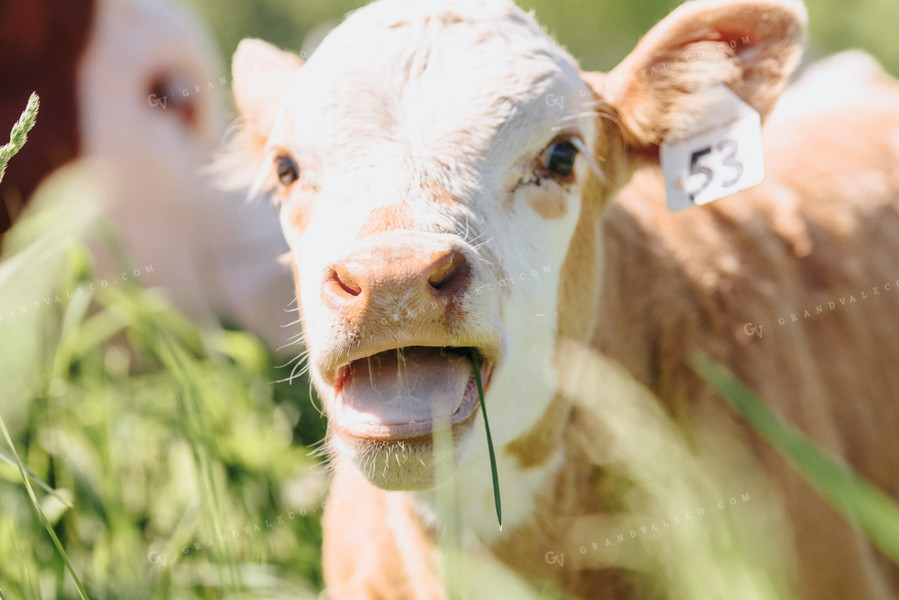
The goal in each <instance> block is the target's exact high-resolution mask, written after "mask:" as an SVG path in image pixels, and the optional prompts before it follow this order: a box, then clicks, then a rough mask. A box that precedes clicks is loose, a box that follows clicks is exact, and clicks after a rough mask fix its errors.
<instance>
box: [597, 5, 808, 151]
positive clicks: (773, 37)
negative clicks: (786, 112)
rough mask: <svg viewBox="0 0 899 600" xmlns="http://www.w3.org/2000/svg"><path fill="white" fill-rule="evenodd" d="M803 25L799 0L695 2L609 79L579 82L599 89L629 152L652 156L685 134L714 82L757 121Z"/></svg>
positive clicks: (790, 65) (788, 68)
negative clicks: (751, 111) (671, 139)
mask: <svg viewBox="0 0 899 600" xmlns="http://www.w3.org/2000/svg"><path fill="white" fill-rule="evenodd" d="M806 22H807V13H806V10H805V7H804V5H803V4H802V3H801V2H800V1H799V0H694V1H693V2H688V3H686V4H684V5H682V6H680V7H679V8H677V9H676V10H674V11H673V12H672V13H671V14H670V15H668V16H667V17H666V18H665V19H663V20H662V21H661V22H660V23H659V24H658V25H656V26H655V27H653V28H652V29H651V30H650V31H649V33H648V34H646V36H645V37H644V38H643V39H642V40H641V41H640V43H639V44H638V45H637V47H636V48H635V49H634V51H633V52H631V54H630V55H628V56H627V58H625V59H624V60H623V61H622V62H621V64H619V65H618V66H617V67H616V68H615V69H613V70H612V71H611V72H610V73H609V74H608V76H606V77H604V78H601V79H600V78H596V80H595V82H594V81H591V80H590V79H589V78H587V77H585V79H587V81H588V82H589V83H591V84H593V85H594V87H597V86H598V87H600V89H597V90H596V91H597V92H598V93H599V94H600V95H601V96H602V97H603V98H605V100H606V101H607V102H608V103H609V105H610V106H611V107H612V108H613V109H614V110H615V112H616V114H617V116H618V119H619V121H620V124H621V129H622V133H623V135H624V138H625V141H626V142H627V144H628V145H629V146H630V147H631V149H632V151H636V152H638V153H640V154H644V155H645V154H651V155H653V156H655V155H656V153H657V150H658V148H657V147H658V145H659V144H660V143H661V142H662V141H663V140H664V139H665V138H666V137H667V136H668V135H669V134H671V135H672V136H679V135H682V134H683V133H686V132H690V131H692V128H691V126H692V125H693V124H694V123H695V122H696V121H697V120H698V118H699V116H700V115H701V114H702V113H703V111H704V110H705V109H706V108H707V106H708V101H709V100H710V99H711V97H712V96H713V95H711V94H710V95H704V94H703V93H701V91H702V90H703V89H709V87H710V86H713V85H715V84H717V83H724V84H726V85H727V86H728V87H730V89H731V90H732V91H733V92H735V93H736V94H737V95H738V96H740V97H741V98H742V99H743V100H744V101H745V102H746V103H748V104H749V105H750V106H752V107H753V108H754V109H755V110H756V111H758V112H759V113H760V114H761V115H762V118H764V117H765V115H766V114H767V113H768V112H769V111H770V110H771V109H772V108H773V107H774V104H775V102H776V101H777V98H778V96H779V95H780V93H781V92H782V91H783V89H784V87H785V86H786V83H787V80H788V79H789V77H790V74H791V73H792V72H793V70H794V69H795V68H796V65H797V64H798V63H799V60H800V57H801V54H802V43H803V40H804V35H805V26H806ZM706 96H709V97H706Z"/></svg>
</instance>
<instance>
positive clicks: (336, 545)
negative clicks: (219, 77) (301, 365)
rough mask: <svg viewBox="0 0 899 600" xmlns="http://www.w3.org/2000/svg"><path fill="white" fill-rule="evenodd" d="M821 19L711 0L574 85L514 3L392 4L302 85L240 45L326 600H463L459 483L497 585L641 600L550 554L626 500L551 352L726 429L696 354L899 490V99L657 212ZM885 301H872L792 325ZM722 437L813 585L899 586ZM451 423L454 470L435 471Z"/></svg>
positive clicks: (563, 61) (881, 92) (771, 135)
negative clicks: (691, 202)
mask: <svg viewBox="0 0 899 600" xmlns="http://www.w3.org/2000/svg"><path fill="white" fill-rule="evenodd" d="M805 20H806V16H805V11H804V8H803V6H802V5H801V4H800V3H799V2H796V1H792V0H739V1H734V2H721V1H717V0H697V1H695V2H691V3H688V4H685V5H684V6H682V7H680V8H679V9H677V10H676V11H674V12H673V13H672V14H671V15H670V16H669V17H667V18H666V19H665V20H664V21H662V22H661V23H660V24H659V25H658V26H657V27H655V28H654V29H653V30H652V31H651V32H650V33H649V34H648V35H647V36H646V37H645V38H644V39H643V40H642V41H641V42H640V44H639V45H638V47H637V48H636V50H634V52H633V53H632V54H631V55H630V56H628V57H627V58H626V59H625V60H624V61H623V62H622V63H621V64H620V65H619V66H618V67H617V68H616V69H614V70H613V71H612V72H611V73H609V74H608V75H604V74H598V73H584V72H581V71H580V70H579V69H578V67H577V64H576V63H575V61H574V60H573V59H572V58H571V57H570V56H568V54H566V53H565V52H564V51H563V50H562V49H560V48H559V47H558V46H557V45H556V44H555V43H554V42H553V41H552V40H551V39H550V38H549V37H548V36H547V35H546V34H545V33H544V32H543V31H542V30H541V29H540V27H539V26H538V25H537V24H536V23H535V22H534V21H533V19H532V18H531V17H529V16H528V15H526V14H524V13H523V12H522V11H521V10H519V9H518V8H516V7H515V6H514V5H513V4H512V3H511V2H507V1H505V0H493V1H490V2H476V1H474V0H444V1H441V2H429V3H421V2H413V1H411V0H380V1H379V2H375V3H373V4H372V5H370V6H368V7H366V8H363V9H361V10H359V11H357V12H355V13H354V14H352V15H351V16H350V17H349V18H348V19H347V20H346V21H345V22H344V23H343V24H342V25H340V26H339V27H338V28H337V29H335V30H334V31H333V32H332V33H331V34H330V35H329V37H328V38H327V39H326V40H325V41H324V43H323V44H322V45H321V46H320V47H319V49H318V50H317V51H316V53H315V54H314V55H313V56H312V58H311V59H310V60H309V61H308V62H307V63H306V64H302V63H301V61H300V60H299V59H298V58H296V57H295V56H292V55H290V54H287V53H284V52H281V51H279V50H277V49H275V48H273V47H271V46H269V45H267V44H265V43H264V42H260V41H256V40H246V41H244V42H243V43H242V44H241V45H240V46H239V48H238V50H237V53H236V55H235V57H234V65H233V72H234V93H235V97H236V101H237V104H238V106H239V108H240V110H241V112H242V113H243V116H244V118H245V121H246V123H247V126H248V129H247V131H246V138H247V139H248V140H249V141H250V142H251V144H250V145H249V147H250V148H253V149H255V150H257V151H258V152H257V153H256V154H255V156H256V163H257V165H258V166H259V171H258V176H257V177H256V186H255V189H256V191H264V190H269V191H271V193H272V194H273V196H274V198H275V201H276V203H277V205H278V207H279V209H280V215H281V223H282V227H283V230H284V233H285V236H286V238H287V241H288V243H289V245H290V248H291V256H292V259H293V261H294V262H295V265H294V267H295V275H296V284H297V297H298V301H299V308H300V312H301V317H302V319H303V325H304V329H305V334H306V341H307V344H308V351H309V363H310V373H311V377H312V380H313V382H314V384H315V387H316V389H317V390H318V392H319V394H320V395H321V397H322V398H323V400H324V403H325V407H326V409H327V412H328V416H329V425H330V438H329V442H330V445H331V447H332V449H333V451H334V453H335V465H336V472H335V479H334V483H333V485H334V488H333V489H332V498H333V500H332V502H331V503H330V505H329V508H328V511H327V513H326V516H325V548H324V554H325V556H324V561H325V564H324V566H325V574H326V578H327V582H328V587H329V591H330V594H331V596H332V597H333V598H337V599H341V598H352V599H360V598H444V597H446V591H445V589H444V586H443V585H442V583H441V575H440V570H441V567H440V566H439V564H435V563H434V556H433V555H434V553H433V552H432V549H433V548H434V543H435V536H436V535H437V531H438V530H439V527H438V526H439V523H438V522H437V517H436V515H437V508H436V495H435V493H434V491H433V490H434V489H435V488H436V487H438V484H440V483H441V481H442V480H443V479H444V478H445V477H447V476H449V475H448V474H449V473H452V479H453V481H454V482H455V484H456V487H457V489H459V490H462V491H463V493H464V497H463V498H462V499H461V500H460V506H459V516H458V519H459V522H460V524H461V527H462V528H463V530H464V531H465V532H467V533H468V534H473V535H474V536H475V537H476V538H477V539H478V540H479V541H480V543H481V544H482V545H483V546H486V547H487V548H489V549H490V550H491V551H492V553H493V554H494V555H495V556H497V557H499V558H500V559H501V560H503V561H505V562H506V563H508V564H509V565H510V566H512V567H514V568H516V569H518V570H519V571H520V572H522V573H523V574H527V575H532V576H536V577H540V578H544V579H546V580H552V581H554V582H555V583H556V584H558V585H559V586H561V587H562V588H564V589H565V590H566V591H568V592H569V593H571V594H574V595H577V596H578V597H582V598H613V597H614V598H638V597H646V595H645V594H646V592H643V591H641V583H640V580H639V578H635V577H633V576H632V575H631V574H628V573H626V572H624V571H622V570H617V569H603V568H595V569H579V570H577V571H574V570H568V569H564V568H563V569H556V568H554V567H553V566H552V565H547V560H546V558H545V556H547V551H548V550H552V549H553V548H557V547H558V544H559V543H561V540H560V537H559V536H560V534H561V532H562V531H564V530H565V529H566V527H567V525H566V523H570V520H571V519H572V518H576V517H577V516H579V515H586V514H590V513H594V512H596V511H602V510H603V509H604V507H608V506H610V505H611V502H607V501H608V500H609V499H607V498H604V497H603V496H602V494H600V493H599V492H598V491H597V490H596V487H595V485H594V484H595V483H596V480H595V478H594V477H593V476H594V475H595V473H594V472H593V471H591V470H590V469H588V465H589V462H590V461H589V460H588V458H587V457H586V456H585V454H584V452H582V450H581V447H580V446H578V445H577V444H573V443H572V442H571V440H573V439H581V440H583V439H585V438H590V437H593V438H595V437H597V432H596V431H592V430H589V428H588V427H587V425H586V424H585V423H586V421H585V420H584V419H582V418H581V416H580V413H579V411H578V410H575V409H573V408H572V404H571V402H570V401H569V399H568V398H567V397H566V396H564V395H562V394H561V393H559V390H560V388H562V387H564V386H563V384H564V383H565V381H564V380H563V379H562V378H563V375H562V372H563V370H562V367H563V364H562V363H563V362H564V361H562V360H561V354H560V351H561V350H560V349H561V348H562V347H563V346H565V344H562V343H561V342H562V341H563V340H565V339H574V340H580V341H582V342H590V343H593V344H594V345H595V346H597V347H600V348H602V349H603V350H604V351H605V352H606V353H607V354H608V355H611V356H612V357H613V358H615V359H617V360H618V361H620V362H621V363H623V364H624V365H625V366H626V367H627V368H628V369H630V370H631V372H632V373H633V374H634V375H636V377H637V378H638V379H639V380H640V381H642V382H643V383H645V384H646V385H647V386H648V387H649V388H650V389H651V390H653V391H654V392H655V393H656V394H657V395H658V397H659V398H660V399H661V401H662V403H663V406H664V407H665V408H666V410H667V411H668V412H669V413H670V414H672V415H674V416H676V417H677V418H678V419H681V420H682V422H683V423H685V424H686V423H689V424H690V426H691V427H696V426H697V424H698V425H699V426H702V425H703V424H708V423H718V422H719V421H720V418H721V415H722V414H724V413H723V412H722V411H723V409H722V408H721V407H720V401H718V400H715V399H714V397H713V395H712V394H711V392H710V391H709V390H708V388H707V387H706V386H705V385H704V384H703V383H702V382H701V381H700V380H699V379H698V378H697V377H696V376H695V375H694V374H693V373H692V372H691V371H690V369H689V368H687V366H686V363H685V361H686V357H687V356H688V355H689V354H690V353H691V352H692V351H693V350H695V349H704V350H705V351H707V352H708V353H710V354H712V356H714V357H715V358H717V359H718V360H720V361H722V362H724V363H725V364H726V365H728V366H730V367H731V368H732V369H733V370H735V371H736V372H737V373H738V374H739V375H740V376H741V377H742V378H743V379H744V380H745V381H747V382H748V384H749V385H750V386H752V387H753V388H755V389H757V390H759V392H760V393H761V395H762V397H763V398H764V399H765V400H766V401H767V402H768V403H770V405H772V406H773V407H774V408H775V409H777V410H778V411H779V412H780V413H781V414H782V415H783V416H784V417H785V418H787V419H788V420H790V421H792V422H794V423H795V424H797V425H799V426H800V427H802V428H803V429H804V430H805V431H806V432H807V433H809V434H810V435H812V436H813V437H814V438H815V439H816V440H817V441H819V442H821V443H822V444H824V445H826V446H827V447H828V448H830V449H831V450H832V451H833V452H835V453H837V454H839V455H840V456H842V457H845V458H846V459H847V460H849V461H850V462H852V464H854V465H855V466H856V467H858V468H859V469H860V470H861V471H862V472H863V473H864V474H865V475H867V476H868V477H870V478H871V479H872V480H873V481H875V482H876V483H877V484H879V485H881V486H883V487H884V488H886V489H887V490H888V491H889V492H891V493H892V494H894V495H897V494H899V489H897V488H896V485H897V482H899V478H897V477H896V474H897V466H899V442H897V439H896V435H895V432H896V430H897V426H899V423H897V419H899V406H897V403H896V402H895V401H894V400H893V398H894V396H895V392H893V390H895V389H899V369H897V368H896V367H897V360H899V359H897V356H899V354H897V352H896V350H897V348H899V342H897V339H899V337H897V335H896V334H897V332H899V319H897V318H895V317H894V316H893V315H894V314H895V306H896V304H895V302H896V300H895V299H896V295H895V294H894V295H893V296H889V297H888V296H887V294H886V293H885V292H886V290H887V287H888V286H893V285H895V286H896V287H899V282H896V281H895V280H896V278H897V277H899V273H897V272H890V270H889V267H890V266H891V265H893V264H895V258H894V257H895V256H897V252H899V235H897V234H899V214H897V190H899V178H897V170H896V165H897V164H899V161H897V158H899V156H897V155H899V137H897V135H899V111H897V110H896V107H897V106H899V92H897V89H896V87H897V86H896V85H895V84H894V83H892V82H891V81H889V80H887V79H886V78H881V77H874V78H872V79H871V80H870V81H869V80H868V79H865V81H864V82H862V83H864V85H866V86H871V89H872V90H874V91H876V94H872V99H870V100H864V99H858V98H857V99H855V100H853V102H857V103H856V104H851V103H849V104H847V103H842V104H841V103H839V102H837V103H836V106H833V107H831V108H830V109H826V108H825V109H821V110H817V111H814V110H812V111H808V112H807V113H803V114H798V115H794V116H792V117H790V118H789V119H786V118H785V119H782V120H780V121H779V122H776V125H775V126H774V127H768V128H767V129H768V131H767V137H766V139H765V148H766V151H767V169H768V179H767V181H766V183H765V184H764V185H762V186H760V187H757V188H755V189H753V190H750V191H746V192H743V193H740V194H737V195H735V196H733V197H730V198H726V199H723V200H720V201H718V202H716V203H714V204H712V205H709V206H703V207H695V208H691V209H689V210H687V211H685V212H681V213H678V214H673V213H670V212H669V211H668V210H667V209H666V208H665V201H664V187H663V184H662V177H661V174H660V170H659V167H658V160H659V146H660V144H661V143H662V142H663V140H666V139H675V138H676V139H680V138H683V137H684V136H687V135H689V134H690V133H691V132H694V131H695V130H696V129H697V128H700V127H701V121H702V119H703V118H704V116H705V114H706V113H707V112H708V111H707V109H708V106H709V105H708V101H709V98H710V94H709V90H710V89H712V88H714V86H715V84H725V85H726V86H728V87H729V88H730V90H732V91H733V92H735V93H736V94H737V95H738V96H739V97H741V98H742V99H743V100H744V101H745V102H746V103H748V104H749V105H750V106H751V107H752V108H753V109H754V110H755V111H757V112H758V113H760V114H761V115H762V116H765V115H767V114H768V113H769V112H770V111H771V109H772V107H773V106H774V104H775V102H776V100H777V98H778V96H779V95H780V93H781V92H782V91H783V89H784V87H785V85H786V82H787V79H788V77H789V76H790V74H791V72H792V71H793V69H794V68H795V66H796V65H797V63H798V61H799V57H800V53H801V43H802V39H803V32H804V27H805ZM875 80H876V81H875ZM719 89H721V88H719ZM632 178H633V182H631V183H630V184H629V185H626V184H628V182H629V181H630V180H631V179H632ZM625 185H626V187H625ZM622 188H623V189H622ZM875 286H878V287H880V289H881V292H880V294H879V297H878V298H871V299H869V300H865V302H867V303H868V304H865V305H864V306H862V304H861V303H858V304H856V305H855V306H853V307H847V308H845V309H841V310H840V311H836V310H834V311H832V312H831V313H828V314H819V315H817V316H814V317H812V318H807V319H802V318H800V317H797V318H799V321H795V322H794V320H793V317H792V314H794V313H796V314H798V315H802V314H803V311H804V310H805V309H810V310H811V311H812V312H814V311H815V308H814V307H815V306H816V305H818V304H821V303H825V302H826V301H828V300H830V299H831V298H837V297H839V296H841V295H848V294H850V293H853V292H855V293H858V291H860V290H863V289H864V290H871V289H872V288H873V287H875ZM870 293H871V294H875V293H877V292H873V290H872V291H871V292H870ZM891 293H892V292H891ZM896 294H899V292H896ZM781 316H783V317H784V319H785V320H784V321H783V322H784V323H785V324H784V325H779V323H780V322H781V320H780V317H781ZM760 325H761V327H759V326H760ZM756 332H757V333H756ZM472 350H473V351H474V352H477V354H478V356H479V357H480V365H481V367H480V368H481V378H482V379H483V380H484V382H485V386H486V406H487V407H488V410H489V412H490V418H491V419H490V420H491V425H492V430H493V440H494V444H495V446H496V448H497V453H498V456H497V459H498V463H499V472H500V483H501V486H502V497H503V501H504V504H503V509H504V527H503V529H502V531H500V530H499V529H498V528H497V524H496V517H495V514H494V510H493V496H492V490H491V478H490V469H489V464H488V454H487V448H486V444H485V442H484V435H483V426H484V423H483V415H482V414H481V413H480V410H479V406H478V401H477V392H476V385H475V376H474V373H473V369H472V366H471V365H470V364H469V362H468V360H467V357H466V355H467V353H468V352H470V351H472ZM720 422H723V423H729V425H728V426H727V428H728V431H729V433H730V435H731V436H732V437H733V441H734V443H735V444H736V443H738V442H739V440H740V439H741V438H746V439H747V441H748V443H749V444H750V446H751V447H752V448H755V450H756V452H757V454H758V456H759V458H760V461H761V463H762V464H763V465H764V466H765V467H766V468H767V470H768V471H769V473H770V474H771V476H772V481H773V482H774V486H775V489H776V491H777V492H779V493H782V494H783V496H784V497H785V498H786V499H787V508H788V509H789V514H790V518H791V519H792V525H793V530H792V533H789V534H788V538H790V541H791V542H792V543H793V545H794V546H795V550H796V552H797V554H798V557H799V561H800V565H799V566H800V574H801V577H800V578H799V580H798V581H797V582H796V586H797V592H796V593H797V595H801V596H802V597H804V598H809V599H815V600H818V599H826V598H848V597H852V598H887V597H890V596H891V594H895V593H897V592H899V581H897V579H896V570H895V569H892V570H891V569H889V567H888V566H887V564H886V562H885V561H884V560H883V559H882V557H880V556H878V555H877V554H876V553H875V552H874V551H873V550H872V549H871V547H870V546H868V545H867V543H866V542H865V541H864V540H863V539H862V538H861V537H860V536H858V535H857V534H855V533H854V531H853V530H852V528H851V527H850V525H849V524H847V523H846V522H845V521H843V520H841V519H840V518H839V517H838V516H837V515H836V514H835V513H834V512H833V511H832V510H831V509H829V508H828V507H827V506H826V505H825V504H824V503H823V502H822V501H821V500H819V499H817V497H816V496H815V495H814V493H813V492H811V491H810V490H809V489H808V488H807V486H806V485H805V484H804V483H803V482H802V481H801V479H800V478H799V477H797V476H795V475H794V474H793V473H792V472H791V471H790V470H789V469H787V468H786V466H785V465H784V464H783V463H782V462H780V461H779V460H778V459H777V457H775V456H773V455H772V453H771V452H770V451H769V450H767V449H766V448H765V446H764V445H763V444H761V443H759V441H758V440H757V439H755V438H753V437H752V435H751V433H749V432H747V431H745V429H744V428H742V427H741V426H739V425H738V424H736V423H735V422H734V421H733V420H731V421H728V420H727V419H726V418H724V420H723V421H720ZM585 428H587V429H588V430H587V431H585ZM435 431H439V432H441V433H442V435H443V437H444V438H449V439H451V440H452V441H453V442H454V444H453V451H452V453H451V454H450V455H446V454H440V453H435V452H434V446H435V439H437V438H438V436H437V435H436V434H435V433H434V432H435ZM647 441H648V440H647ZM711 500H715V499H711ZM688 550H689V549H687V548H685V549H684V551H688ZM891 577H892V579H890V578H891ZM891 586H892V587H891Z"/></svg>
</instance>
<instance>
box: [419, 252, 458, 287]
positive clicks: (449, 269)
mask: <svg viewBox="0 0 899 600" xmlns="http://www.w3.org/2000/svg"><path fill="white" fill-rule="evenodd" d="M465 267H466V263H465V259H464V258H462V255H461V254H459V253H457V252H453V253H451V254H447V255H446V256H444V257H443V258H441V259H440V260H438V261H437V264H436V265H434V267H433V269H432V270H431V272H430V273H429V274H428V286H429V287H430V288H431V289H433V290H435V291H438V292H439V291H447V290H449V289H450V288H452V287H453V283H454V282H455V281H457V280H458V279H460V278H461V277H462V276H463V275H464V272H465Z"/></svg>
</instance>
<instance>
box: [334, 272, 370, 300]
mask: <svg viewBox="0 0 899 600" xmlns="http://www.w3.org/2000/svg"><path fill="white" fill-rule="evenodd" d="M341 271H342V272H341ZM328 281H329V282H330V283H331V287H332V288H336V289H334V291H339V292H341V293H342V295H344V296H353V297H355V296H358V295H359V294H361V293H362V287H360V286H359V284H357V283H356V281H355V279H354V278H353V276H352V275H350V273H349V272H348V271H345V270H342V269H331V273H330V274H329V276H328Z"/></svg>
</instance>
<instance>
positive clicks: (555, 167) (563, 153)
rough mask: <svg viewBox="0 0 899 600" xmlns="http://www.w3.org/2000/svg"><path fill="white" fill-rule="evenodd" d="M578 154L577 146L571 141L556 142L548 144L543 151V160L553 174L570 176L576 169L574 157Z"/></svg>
mask: <svg viewBox="0 0 899 600" xmlns="http://www.w3.org/2000/svg"><path fill="white" fill-rule="evenodd" d="M576 156H577V148H575V147H574V145H573V144H572V143H571V142H568V141H564V142H556V143H555V144H552V145H550V146H547V148H546V150H544V151H543V155H542V156H541V160H542V162H543V166H544V167H545V168H546V170H547V171H549V172H550V173H551V174H553V175H558V176H559V177H568V176H570V175H571V172H572V171H573V170H574V159H575V157H576Z"/></svg>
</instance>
